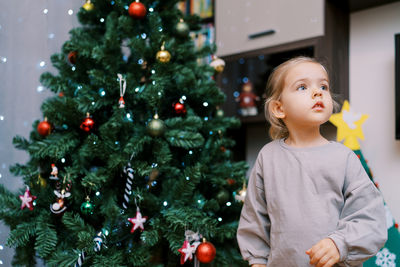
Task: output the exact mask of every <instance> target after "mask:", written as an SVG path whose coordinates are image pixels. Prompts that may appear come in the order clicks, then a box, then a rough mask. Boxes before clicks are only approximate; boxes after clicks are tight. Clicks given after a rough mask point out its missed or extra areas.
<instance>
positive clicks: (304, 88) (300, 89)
mask: <svg viewBox="0 0 400 267" xmlns="http://www.w3.org/2000/svg"><path fill="white" fill-rule="evenodd" d="M297 90H298V91H303V90H306V87H305V86H304V85H300V86H299V87H297Z"/></svg>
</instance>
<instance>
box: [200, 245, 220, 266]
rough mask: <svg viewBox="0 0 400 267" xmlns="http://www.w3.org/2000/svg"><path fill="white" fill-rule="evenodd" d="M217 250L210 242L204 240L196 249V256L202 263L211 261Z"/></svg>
mask: <svg viewBox="0 0 400 267" xmlns="http://www.w3.org/2000/svg"><path fill="white" fill-rule="evenodd" d="M216 254H217V250H216V249H215V247H214V245H213V244H211V243H210V242H207V241H205V240H203V243H201V244H200V245H199V246H198V247H197V250H196V257H197V259H198V260H199V261H200V262H201V263H210V262H212V261H213V260H214V258H215V255H216Z"/></svg>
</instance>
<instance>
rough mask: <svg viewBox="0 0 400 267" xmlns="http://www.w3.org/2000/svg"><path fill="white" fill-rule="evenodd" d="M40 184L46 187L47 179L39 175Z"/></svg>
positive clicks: (38, 182)
mask: <svg viewBox="0 0 400 267" xmlns="http://www.w3.org/2000/svg"><path fill="white" fill-rule="evenodd" d="M36 183H37V184H39V185H40V186H41V187H42V188H45V187H46V186H47V181H46V179H44V178H43V177H42V176H40V175H39V177H38V180H37V182H36Z"/></svg>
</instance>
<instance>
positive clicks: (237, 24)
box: [215, 0, 324, 56]
mask: <svg viewBox="0 0 400 267" xmlns="http://www.w3.org/2000/svg"><path fill="white" fill-rule="evenodd" d="M215 12H216V16H215V18H216V20H215V24H216V37H217V45H218V50H217V54H218V56H226V55H231V54H237V53H241V52H245V51H250V50H254V49H259V48H264V47H270V46H275V45H280V44H284V43H289V42H293V41H298V40H303V39H308V38H312V37H317V36H322V35H324V0H300V1H299V0H279V1H276V0H252V1H243V0H218V1H215Z"/></svg>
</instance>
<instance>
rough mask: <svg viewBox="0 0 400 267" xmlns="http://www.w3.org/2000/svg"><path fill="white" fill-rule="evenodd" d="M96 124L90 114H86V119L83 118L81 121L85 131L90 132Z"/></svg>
mask: <svg viewBox="0 0 400 267" xmlns="http://www.w3.org/2000/svg"><path fill="white" fill-rule="evenodd" d="M93 126H94V120H93V119H92V118H90V115H89V114H87V115H86V119H84V120H83V122H82V123H81V129H82V130H84V131H85V132H90V131H91V130H92V129H93Z"/></svg>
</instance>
